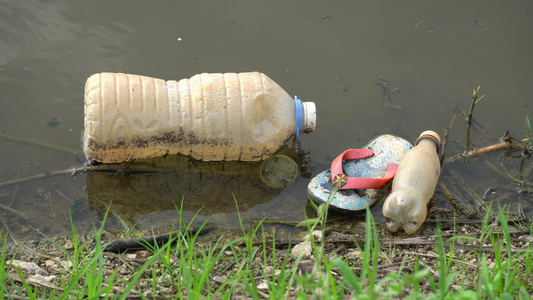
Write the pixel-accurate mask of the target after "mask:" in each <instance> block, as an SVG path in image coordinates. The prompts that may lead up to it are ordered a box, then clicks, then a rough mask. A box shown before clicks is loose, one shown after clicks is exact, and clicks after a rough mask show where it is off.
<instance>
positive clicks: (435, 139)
mask: <svg viewBox="0 0 533 300" xmlns="http://www.w3.org/2000/svg"><path fill="white" fill-rule="evenodd" d="M439 147H440V137H439V135H438V134H437V133H436V132H434V131H429V130H428V131H424V132H422V134H420V137H419V138H418V140H417V141H416V146H415V147H414V148H413V149H411V150H409V151H408V152H407V153H405V155H404V156H403V157H402V159H401V161H400V164H399V166H398V170H397V172H396V176H395V177H394V179H393V180H392V192H391V194H390V195H389V196H388V197H387V199H385V203H384V204H383V215H384V216H385V217H386V218H387V227H388V228H389V230H391V231H393V232H396V231H398V230H399V229H400V228H402V227H403V229H404V230H405V232H406V233H407V234H412V233H414V232H416V231H417V230H418V228H420V226H421V225H422V223H423V222H424V220H425V219H426V215H427V203H428V202H429V200H430V199H431V197H432V196H433V193H434V192H435V187H436V185H437V181H438V179H439V176H440V162H439V157H438V152H439Z"/></svg>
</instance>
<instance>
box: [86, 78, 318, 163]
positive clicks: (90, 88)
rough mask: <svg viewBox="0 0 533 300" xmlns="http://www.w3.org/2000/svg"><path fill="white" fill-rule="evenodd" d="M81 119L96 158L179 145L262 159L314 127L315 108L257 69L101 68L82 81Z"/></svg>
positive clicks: (194, 152) (211, 157)
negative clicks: (163, 74) (156, 74)
mask: <svg viewBox="0 0 533 300" xmlns="http://www.w3.org/2000/svg"><path fill="white" fill-rule="evenodd" d="M84 123H85V132H84V145H83V147H84V151H85V155H86V156H87V158H88V159H89V160H91V161H97V162H101V163H120V162H128V161H132V160H136V159H145V158H152V157H157V156H162V155H166V154H177V153H179V154H183V155H188V156H191V157H192V158H194V159H198V160H203V161H257V160H262V159H265V158H267V157H269V156H270V155H272V154H274V152H276V151H277V150H278V149H279V148H280V147H281V146H282V145H283V144H284V143H285V142H286V141H287V140H288V139H289V138H290V137H291V136H292V135H293V134H295V133H297V134H298V133H299V132H300V131H301V132H306V133H307V132H311V131H313V130H314V129H315V123H316V108H315V104H314V103H313V102H301V101H300V100H299V99H297V98H296V97H294V99H293V98H292V97H291V96H289V94H287V92H285V91H284V90H283V89H282V88H281V87H280V86H279V85H278V84H276V83H275V82H274V81H272V80H271V79H270V78H268V77H267V76H266V75H264V74H262V73H258V72H251V73H238V74H237V73H226V74H220V73H217V74H207V73H203V74H199V75H195V76H193V77H191V78H190V79H182V80H180V81H174V80H169V81H165V80H162V79H156V78H151V77H146V76H139V75H132V74H122V73H98V74H94V75H92V76H91V77H89V79H87V83H86V84H85V120H84Z"/></svg>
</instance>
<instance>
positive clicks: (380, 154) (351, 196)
mask: <svg viewBox="0 0 533 300" xmlns="http://www.w3.org/2000/svg"><path fill="white" fill-rule="evenodd" d="M363 148H364V149H372V151H373V152H374V155H373V156H371V157H369V158H364V159H359V160H349V161H345V162H343V165H342V166H343V169H344V172H345V174H346V175H347V176H350V177H366V178H381V177H383V176H384V175H385V172H386V171H387V168H388V167H389V165H390V164H393V163H394V164H399V163H400V159H401V158H402V156H403V154H404V153H405V152H407V151H408V150H409V149H411V148H413V145H412V144H411V143H409V142H408V141H406V140H404V139H402V138H400V137H397V136H393V135H388V134H385V135H380V136H378V137H376V138H375V139H373V140H371V141H370V142H368V144H366V145H365V146H364V147H363ZM389 186H390V184H386V185H384V186H383V187H381V188H379V189H353V190H339V191H337V193H336V194H335V196H334V197H333V199H332V200H331V202H330V204H329V205H330V207H334V208H337V209H340V210H345V211H359V210H363V209H365V208H367V207H368V206H371V205H372V204H374V203H376V202H377V201H378V200H379V199H380V198H381V197H382V196H384V195H385V194H386V192H387V191H388V189H389ZM331 192H332V185H331V172H330V170H326V171H324V172H322V173H320V174H318V175H317V176H315V177H314V178H313V179H312V180H311V182H309V186H308V187H307V195H308V196H309V197H310V198H311V199H313V200H314V201H315V202H317V203H327V202H328V199H329V196H330V194H331Z"/></svg>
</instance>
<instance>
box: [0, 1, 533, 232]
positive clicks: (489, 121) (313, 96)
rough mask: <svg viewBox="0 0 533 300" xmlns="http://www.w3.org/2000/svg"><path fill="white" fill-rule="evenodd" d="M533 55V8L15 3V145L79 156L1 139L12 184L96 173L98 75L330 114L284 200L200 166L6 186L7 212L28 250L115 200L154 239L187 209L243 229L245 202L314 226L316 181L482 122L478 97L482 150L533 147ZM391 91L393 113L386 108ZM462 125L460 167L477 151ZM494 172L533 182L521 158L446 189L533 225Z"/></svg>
mask: <svg viewBox="0 0 533 300" xmlns="http://www.w3.org/2000/svg"><path fill="white" fill-rule="evenodd" d="M532 48H533V3H532V2H531V1H510V2H509V1H507V2H502V1H495V0H491V1H468V2H464V1H351V0H350V1H335V2H326V1H309V0H307V1H266V2H255V1H244V0H240V1H112V2H110V1H67V0H64V1H53V2H51V1H35V0H31V1H5V0H3V1H0V103H1V107H2V108H1V109H0V130H1V132H0V133H1V134H2V135H3V136H4V137H5V136H6V135H8V136H10V137H16V138H22V139H29V140H32V141H37V142H44V143H47V144H52V145H56V146H60V147H63V148H69V149H73V151H77V153H76V154H72V153H69V152H68V151H65V149H61V150H60V151H58V150H53V149H48V148H43V147H41V146H34V145H30V144H27V143H23V142H21V141H14V140H8V139H5V138H2V139H0V181H2V182H4V181H8V180H12V179H17V178H23V177H27V176H31V175H35V174H41V173H46V172H49V171H51V170H62V169H68V168H71V167H75V166H81V165H83V164H84V163H85V159H84V156H83V154H82V153H81V142H80V137H81V132H82V130H83V88H84V84H85V80H86V79H87V77H89V76H90V75H91V74H93V73H97V72H102V71H109V72H124V73H134V74H142V75H148V76H153V77H158V78H163V79H181V78H187V77H190V76H192V75H194V74H197V73H202V72H244V71H260V72H263V73H265V74H267V75H268V76H269V77H271V78H272V79H273V80H275V81H276V82H277V83H278V84H280V85H281V86H282V87H284V89H285V90H286V91H288V92H289V94H292V95H298V97H299V98H301V99H302V100H303V101H314V102H315V103H316V105H317V111H318V120H317V121H318V122H317V123H318V124H317V129H316V131H315V132H314V133H312V134H309V135H304V136H303V137H302V144H303V147H304V149H305V151H307V152H308V154H307V156H306V159H308V160H309V161H310V163H309V164H307V169H306V170H305V172H304V173H302V174H303V176H299V178H297V180H296V181H295V182H294V183H292V184H291V185H290V186H288V187H287V188H285V189H282V190H275V189H271V188H268V187H265V186H264V185H262V183H261V181H260V180H258V178H257V176H258V166H257V165H253V164H237V165H234V164H230V165H217V166H208V167H206V166H198V165H197V163H192V162H187V161H185V162H172V163H177V164H179V167H180V168H182V169H181V170H182V171H178V172H176V173H173V174H164V175H151V176H136V175H131V176H129V177H128V176H121V175H120V174H116V175H110V174H92V175H87V174H80V175H77V176H76V177H71V176H68V175H64V176H54V177H50V178H47V179H39V180H34V181H31V182H28V183H24V184H16V185H11V186H8V187H2V188H0V203H1V204H3V205H5V206H7V207H9V208H11V209H12V210H9V209H8V208H6V207H4V208H2V209H1V210H2V212H1V214H0V215H1V216H2V220H3V222H4V224H3V225H4V226H7V227H9V228H10V230H11V231H12V232H13V233H14V234H15V235H16V236H18V237H20V238H34V237H36V236H39V234H38V233H36V232H35V231H34V230H33V229H32V228H36V229H39V230H40V231H42V232H44V233H46V234H48V235H61V234H68V233H69V231H70V228H69V224H70V220H69V211H71V212H73V213H72V215H73V221H74V223H75V224H76V225H77V227H78V230H80V231H89V230H92V226H93V223H94V222H95V221H96V222H98V221H99V220H100V219H101V218H102V211H103V207H107V206H108V205H109V204H108V203H113V204H112V213H113V218H114V219H113V220H112V222H115V223H116V224H117V225H116V226H117V228H120V226H124V225H127V224H130V223H135V224H137V226H139V227H140V228H142V229H146V230H150V229H153V228H160V227H165V226H170V225H171V224H172V222H173V221H175V219H176V217H177V213H176V210H175V206H174V204H176V205H178V206H179V205H181V203H182V200H183V207H184V215H187V217H188V218H192V217H193V216H194V214H195V213H196V212H197V210H198V209H200V208H202V210H201V211H200V215H199V216H198V220H200V221H201V220H205V219H207V218H208V217H209V216H211V217H212V218H211V220H210V222H212V223H213V224H215V225H216V226H217V227H219V228H236V227H238V223H237V222H236V209H235V204H234V199H235V200H236V201H237V202H238V204H239V208H240V211H241V213H242V215H243V217H244V218H245V219H248V220H257V219H261V218H265V217H266V218H269V219H272V220H284V221H299V220H302V219H303V218H304V211H306V203H307V197H306V188H307V183H308V182H309V180H310V177H312V176H314V175H316V174H318V173H319V172H321V171H323V170H324V169H327V168H329V164H330V162H331V160H332V158H334V157H335V156H337V155H338V154H339V153H341V152H342V151H343V150H344V149H346V148H357V147H360V146H362V145H364V144H365V143H366V142H367V141H369V140H370V139H372V138H373V137H375V136H376V135H379V134H383V133H392V134H395V135H398V136H401V137H404V138H406V139H409V140H414V139H416V137H417V135H418V134H419V133H420V132H421V131H423V130H425V129H433V130H436V131H438V132H439V133H441V134H442V133H444V130H445V128H446V126H448V125H449V124H450V121H451V119H452V117H453V114H454V108H456V107H457V108H458V109H459V110H461V111H468V108H469V106H470V102H471V99H470V98H469V95H468V93H471V92H472V89H473V88H476V87H477V86H481V92H480V93H481V94H485V95H486V96H485V98H484V99H483V100H482V101H481V102H480V103H478V105H477V106H476V110H475V113H474V116H475V119H476V121H478V122H479V123H480V124H481V125H483V127H478V128H479V129H477V130H476V131H474V132H473V142H474V143H475V145H476V146H481V145H487V144H491V143H493V142H495V141H496V140H497V138H499V137H500V136H501V135H502V134H503V132H504V131H505V130H507V129H508V130H510V132H511V134H512V135H513V136H515V137H517V138H519V139H522V138H524V137H525V136H524V135H525V130H524V119H525V116H526V115H529V116H530V117H532V118H533V112H532V109H533V108H532V106H531V105H530V103H531V96H530V94H529V89H530V84H531V80H532V79H533V57H532V56H531V49H532ZM380 80H381V81H382V80H384V81H386V83H387V87H388V88H389V92H390V98H391V99H392V102H391V103H389V104H392V105H393V106H394V107H392V106H391V105H387V103H386V102H384V101H383V99H382V96H383V95H382V88H381V86H380V85H378V83H379V82H380ZM400 107H401V109H399V108H400ZM463 119H464V117H463V116H462V115H459V117H458V119H457V121H456V123H455V125H454V127H453V130H452V131H451V134H450V142H449V145H448V148H447V153H448V156H451V155H453V154H455V153H459V152H462V151H463V150H464V147H465V146H464V145H465V124H464V122H463ZM490 132H492V133H493V134H492V135H491V134H490ZM285 154H289V155H292V156H295V155H296V154H295V152H294V151H293V150H290V149H287V150H285ZM296 157H297V155H296V156H295V158H296ZM168 159H170V160H180V158H168ZM485 160H487V161H489V162H492V164H493V165H496V166H497V168H500V169H502V167H501V166H502V165H504V166H506V169H508V173H509V174H511V175H513V176H514V177H519V176H520V175H522V177H523V179H525V180H526V181H527V182H532V181H533V176H532V175H531V173H532V172H531V163H532V162H531V160H526V161H525V162H524V165H523V166H522V169H523V170H522V173H521V174H520V164H521V163H522V162H521V159H520V158H512V157H508V156H504V154H503V153H496V154H492V155H490V156H488V157H484V159H482V160H473V161H469V162H468V163H463V162H461V163H456V164H454V165H447V166H446V165H445V167H444V170H443V177H442V180H443V181H445V182H451V183H452V184H453V185H459V186H467V185H468V186H471V187H472V188H473V189H474V190H475V191H476V192H477V193H479V194H483V193H484V192H485V190H486V189H488V188H489V187H505V189H507V188H510V190H511V191H510V192H509V193H510V194H509V195H508V196H507V198H506V199H508V200H513V199H520V200H521V201H522V202H524V204H523V206H524V208H525V209H526V211H528V212H529V215H531V210H532V209H531V206H532V204H531V201H532V196H531V192H528V190H527V188H531V187H530V186H529V187H528V186H525V188H526V189H521V192H520V193H519V191H518V188H517V184H516V182H515V181H514V180H513V179H510V177H509V176H507V175H505V172H504V175H502V174H499V173H496V172H495V171H494V170H493V168H490V167H487V164H486V163H485ZM156 163H157V162H156ZM164 163H168V162H164ZM457 164H459V165H457ZM528 166H529V169H527V167H528ZM452 169H453V170H454V171H456V172H458V174H459V175H457V174H455V175H454V173H452V171H451V170H452ZM527 170H529V172H527ZM458 176H459V177H460V178H458ZM505 189H503V190H505ZM500 190H502V189H500ZM507 190H509V189H507ZM497 191H499V190H498V189H496V190H495V191H491V192H490V193H491V195H494V194H496V193H498V192H497ZM524 191H525V192H524ZM437 196H438V197H437V199H441V196H439V195H437ZM436 205H437V206H439V205H440V206H442V207H449V204H447V203H445V201H438V202H437V204H436ZM13 210H15V211H13ZM376 211H378V210H376ZM110 224H111V223H110Z"/></svg>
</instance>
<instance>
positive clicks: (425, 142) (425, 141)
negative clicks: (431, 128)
mask: <svg viewBox="0 0 533 300" xmlns="http://www.w3.org/2000/svg"><path fill="white" fill-rule="evenodd" d="M416 145H417V146H422V147H426V148H430V149H432V150H434V151H435V152H437V153H438V152H439V147H438V144H437V142H436V141H435V140H434V139H433V138H431V137H422V138H421V139H419V140H418V142H417V144H416Z"/></svg>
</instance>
